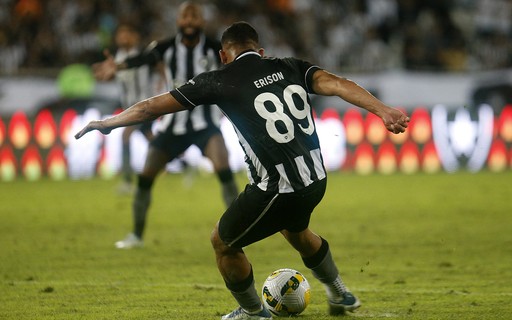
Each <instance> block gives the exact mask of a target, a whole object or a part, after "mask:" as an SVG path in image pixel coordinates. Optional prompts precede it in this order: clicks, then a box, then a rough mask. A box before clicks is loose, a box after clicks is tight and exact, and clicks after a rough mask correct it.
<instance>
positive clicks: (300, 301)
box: [261, 269, 310, 317]
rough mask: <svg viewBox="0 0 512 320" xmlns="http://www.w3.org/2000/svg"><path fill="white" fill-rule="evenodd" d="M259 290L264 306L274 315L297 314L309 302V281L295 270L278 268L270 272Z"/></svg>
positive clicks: (286, 315)
mask: <svg viewBox="0 0 512 320" xmlns="http://www.w3.org/2000/svg"><path fill="white" fill-rule="evenodd" d="M261 291H262V292H261V296H262V300H263V303H264V304H265V307H267V309H268V310H269V311H270V312H272V313H273V314H274V315H276V316H282V317H288V316H293V315H298V314H299V313H301V312H302V311H304V310H305V309H306V307H307V306H308V304H309V299H310V287H309V283H308V281H307V280H306V278H305V277H304V276H303V275H302V274H301V273H300V272H299V271H297V270H293V269H279V270H276V271H274V272H272V273H271V274H270V275H269V276H268V278H267V280H265V283H264V284H263V288H262V289H261Z"/></svg>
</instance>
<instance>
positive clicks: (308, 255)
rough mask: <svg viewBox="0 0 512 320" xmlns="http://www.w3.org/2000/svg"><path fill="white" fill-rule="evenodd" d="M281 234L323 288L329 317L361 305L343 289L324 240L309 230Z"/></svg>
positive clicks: (343, 285) (284, 231)
mask: <svg viewBox="0 0 512 320" xmlns="http://www.w3.org/2000/svg"><path fill="white" fill-rule="evenodd" d="M281 233H282V234H283V236H284V237H285V238H286V240H288V242H289V243H290V244H291V245H292V246H293V247H294V248H295V249H296V250H297V251H298V252H299V253H300V255H301V257H302V260H303V262H304V265H305V266H306V267H308V268H309V269H311V272H312V273H313V276H315V278H317V279H318V280H319V281H320V282H321V283H322V284H323V285H324V286H325V290H326V292H327V297H328V304H329V313H330V314H331V315H337V314H343V313H345V311H353V310H355V309H357V308H359V306H360V305H361V303H360V302H359V300H358V299H357V298H356V297H354V296H353V295H352V293H350V292H349V291H348V289H347V288H346V287H345V284H344V283H343V281H342V279H341V276H340V274H339V272H338V268H337V267H336V264H335V263H334V260H333V258H332V256H331V251H330V249H329V244H328V242H327V241H326V240H325V239H323V238H321V237H320V236H318V235H317V234H315V233H313V232H312V231H311V230H310V229H309V228H307V229H305V230H303V231H301V232H289V231H286V230H283V231H281Z"/></svg>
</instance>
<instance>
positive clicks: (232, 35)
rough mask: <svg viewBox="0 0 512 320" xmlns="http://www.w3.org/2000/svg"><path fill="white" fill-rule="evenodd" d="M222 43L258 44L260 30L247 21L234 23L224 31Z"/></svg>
mask: <svg viewBox="0 0 512 320" xmlns="http://www.w3.org/2000/svg"><path fill="white" fill-rule="evenodd" d="M220 41H221V43H222V44H223V45H224V44H228V43H232V44H236V45H247V44H252V45H258V43H259V36H258V32H256V30H255V29H254V28H253V27H252V26H251V25H250V24H249V23H247V22H245V21H240V22H235V23H233V24H232V25H231V26H230V27H229V28H227V29H226V31H224V33H223V34H222V38H221V40H220Z"/></svg>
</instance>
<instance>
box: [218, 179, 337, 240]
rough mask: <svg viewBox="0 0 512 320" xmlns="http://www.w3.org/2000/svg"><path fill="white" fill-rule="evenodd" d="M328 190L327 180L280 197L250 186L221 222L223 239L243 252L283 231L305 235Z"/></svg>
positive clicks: (223, 216) (220, 231)
mask: <svg viewBox="0 0 512 320" xmlns="http://www.w3.org/2000/svg"><path fill="white" fill-rule="evenodd" d="M326 186H327V179H323V180H321V181H317V182H315V183H313V184H311V185H309V186H308V187H307V188H305V189H303V190H301V191H300V192H294V193H277V194H276V193H269V192H265V191H262V190H261V189H259V188H258V187H257V186H256V185H247V186H246V187H245V190H244V191H243V192H242V193H241V194H240V195H239V196H238V198H236V199H235V201H233V203H232V204H231V206H230V207H229V208H228V209H227V210H226V212H225V213H224V214H223V215H222V217H221V218H220V221H219V236H220V238H221V239H222V241H224V243H226V244H227V245H228V246H230V247H235V248H242V247H245V246H248V245H250V244H251V243H254V242H257V241H259V240H262V239H264V238H267V237H269V236H271V235H273V234H274V233H276V232H279V231H281V230H288V231H290V232H300V231H303V230H305V229H306V228H307V227H308V225H309V219H310V217H311V213H312V212H313V209H314V208H315V207H316V206H317V205H318V203H320V200H322V198H323V196H324V194H325V189H326Z"/></svg>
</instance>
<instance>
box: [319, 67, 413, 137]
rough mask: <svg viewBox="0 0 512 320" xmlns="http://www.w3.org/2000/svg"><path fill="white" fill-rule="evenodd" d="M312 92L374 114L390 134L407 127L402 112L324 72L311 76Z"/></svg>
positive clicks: (365, 91) (355, 85) (352, 84)
mask: <svg viewBox="0 0 512 320" xmlns="http://www.w3.org/2000/svg"><path fill="white" fill-rule="evenodd" d="M313 91H314V92H315V93H317V94H320V95H324V96H338V97H340V98H341V99H343V100H345V101H347V102H349V103H351V104H353V105H355V106H358V107H360V108H363V109H366V110H368V111H369V112H371V113H374V114H375V115H377V116H379V117H380V118H381V119H382V122H383V123H384V126H386V129H388V131H390V132H393V133H401V132H404V131H405V129H406V128H407V126H408V122H409V120H410V119H409V117H407V116H406V115H405V114H404V113H403V112H401V111H400V110H398V109H395V108H391V107H389V106H387V105H385V104H384V103H383V102H382V101H380V100H379V99H377V98H376V97H374V96H373V95H372V94H371V93H369V92H368V91H367V90H366V89H364V88H363V87H361V86H359V85H358V84H357V83H355V82H354V81H352V80H349V79H346V78H342V77H339V76H337V75H335V74H332V73H330V72H327V71H325V70H318V71H316V72H315V73H314V74H313Z"/></svg>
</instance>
